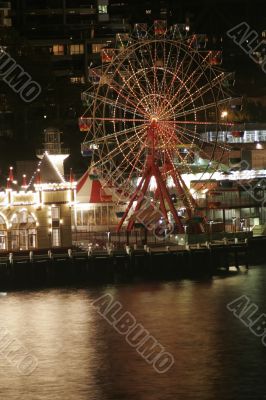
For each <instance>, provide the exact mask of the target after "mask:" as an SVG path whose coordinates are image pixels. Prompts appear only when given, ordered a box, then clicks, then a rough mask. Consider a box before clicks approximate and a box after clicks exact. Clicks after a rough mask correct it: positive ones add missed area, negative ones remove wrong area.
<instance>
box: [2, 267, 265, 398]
mask: <svg viewBox="0 0 266 400" xmlns="http://www.w3.org/2000/svg"><path fill="white" fill-rule="evenodd" d="M104 293H111V294H112V295H113V296H114V298H115V300H118V301H120V302H121V303H122V305H123V308H124V310H125V311H130V312H131V313H132V314H133V315H134V316H135V318H136V320H137V321H138V322H139V323H142V324H143V325H144V326H145V328H146V329H147V330H148V331H149V332H150V333H151V334H152V335H153V336H155V337H156V338H157V339H158V340H159V341H160V343H161V344H162V345H163V346H164V347H165V348H166V350H167V351H169V352H170V353H172V354H173V355H174V358H175V364H174V365H173V367H172V368H171V369H170V370H169V371H168V372H167V373H165V374H158V373H156V371H155V370H154V369H153V368H152V367H151V366H150V365H148V364H147V363H146V362H145V361H144V360H143V359H142V358H141V357H140V355H138V354H137V353H136V351H135V350H134V349H133V348H131V347H130V346H129V345H128V343H127V342H126V341H125V339H124V337H121V336H120V335H119V334H118V333H117V332H116V331H115V330H114V329H113V328H112V327H111V326H109V325H108V323H107V322H106V321H105V320H104V319H103V318H102V317H101V316H100V315H99V314H98V313H97V312H96V310H95V308H94V307H93V305H92V302H93V301H94V300H95V299H97V298H98V297H99V296H100V295H102V294H104ZM243 294H245V295H247V296H249V297H250V298H251V300H252V301H253V302H255V303H256V304H257V305H258V306H259V309H260V311H261V313H263V312H265V313H266V267H260V268H254V269H251V270H250V271H249V272H248V273H247V274H245V273H243V272H242V273H240V274H238V275H236V276H231V277H227V278H216V279H213V280H208V281H199V282H198V281H196V282H195V281H187V280H185V281H179V282H171V283H144V284H143V283H138V284H132V285H112V286H108V287H98V288H93V289H77V290H73V289H58V290H54V289H53V290H45V291H40V292H30V291H25V292H11V293H7V295H4V294H1V295H0V317H1V320H0V328H1V329H2V332H3V329H5V330H6V332H8V333H9V335H10V338H14V340H17V341H18V342H19V343H21V345H23V346H24V348H25V349H26V350H27V351H29V352H30V354H33V355H34V356H36V358H37V360H38V367H37V369H36V370H35V371H34V372H33V373H32V374H30V375H29V376H25V375H22V374H21V373H20V372H19V371H18V369H17V367H16V366H15V364H14V363H12V361H11V360H10V356H9V357H8V356H7V355H6V354H2V355H1V341H0V399H1V400H2V399H7V400H14V399H17V400H24V399H25V400H44V399H45V400H85V399H89V400H109V399H112V400H122V399H123V400H124V399H125V400H159V399H160V400H170V399H171V400H177V399H180V400H186V399H191V400H192V399H193V400H197V399H200V400H215V399H219V400H220V399H221V400H227V399H232V400H233V399H234V400H235V399H237V400H238V399H252V400H253V399H254V400H257V399H266V372H265V371H266V348H265V347H264V346H263V345H262V344H261V341H260V339H259V338H258V337H256V336H254V335H252V334H251V333H250V331H249V330H248V328H246V327H245V326H244V325H243V324H242V323H241V322H240V321H238V320H237V319H236V318H235V317H234V316H233V315H232V314H231V313H230V312H229V311H228V310H227V308H226V305H227V303H228V302H230V301H231V300H233V299H235V298H237V297H239V296H241V295H243ZM2 341H3V339H2ZM2 353H3V342H2Z"/></svg>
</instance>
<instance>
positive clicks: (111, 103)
mask: <svg viewBox="0 0 266 400" xmlns="http://www.w3.org/2000/svg"><path fill="white" fill-rule="evenodd" d="M91 97H92V99H93V95H91ZM95 101H98V102H99V108H101V107H102V106H103V104H107V105H109V106H111V107H117V108H119V109H120V110H122V111H124V110H125V108H126V111H127V112H129V113H131V114H134V115H137V116H138V117H142V116H143V114H141V113H137V112H136V110H135V109H134V108H131V107H129V106H128V105H127V104H125V102H124V103H120V102H119V101H118V98H117V99H116V100H113V99H108V98H107V97H104V96H102V95H98V96H97V98H96V99H95Z"/></svg>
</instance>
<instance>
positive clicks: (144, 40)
mask: <svg viewBox="0 0 266 400" xmlns="http://www.w3.org/2000/svg"><path fill="white" fill-rule="evenodd" d="M200 47H201V46H200V41H199V37H197V36H196V35H194V36H191V37H186V38H184V37H181V35H180V32H179V30H178V29H176V28H171V30H167V29H166V26H165V25H164V24H163V23H161V24H160V23H159V21H157V25H155V26H154V28H153V32H152V33H150V32H148V31H147V30H146V29H143V26H141V25H139V26H137V27H136V29H135V31H134V33H133V34H132V35H130V36H129V35H126V34H124V35H118V40H117V43H116V45H115V46H114V47H113V48H110V47H109V48H103V49H102V64H101V65H100V66H98V67H95V68H91V70H90V77H91V86H90V87H89V89H88V90H87V91H86V92H84V93H83V100H84V101H85V102H86V105H87V110H86V112H85V113H84V115H83V116H82V117H81V118H80V127H81V130H83V131H86V138H85V140H84V143H83V144H82V149H83V153H84V155H88V156H91V157H92V159H93V164H94V165H95V167H97V168H98V171H100V174H101V176H102V177H103V179H104V181H105V183H106V186H110V187H113V188H115V189H116V190H117V192H118V193H120V194H121V198H122V199H126V200H127V201H128V202H129V203H128V207H127V210H126V212H125V213H124V215H123V218H122V219H121V222H120V225H119V229H120V228H121V227H122V224H123V223H125V222H127V229H128V230H131V229H132V228H133V226H134V212H136V211H138V210H139V209H141V207H142V205H143V198H144V196H149V197H152V201H153V202H157V204H158V207H159V208H160V210H161V211H162V213H163V215H164V218H165V219H166V220H168V218H169V213H170V214H171V218H172V219H173V220H174V222H175V224H176V226H177V227H178V230H179V231H180V232H182V231H183V229H184V228H183V225H184V224H183V222H182V220H181V218H180V213H179V212H178V206H179V207H181V206H182V208H183V210H184V209H185V213H186V216H187V218H192V217H193V215H195V213H196V210H197V203H196V200H195V199H194V198H193V196H192V195H191V193H190V191H189V190H188V188H187V186H186V184H185V181H184V179H183V174H185V173H194V172H199V171H200V172H201V173H202V174H203V173H205V172H207V171H209V172H214V171H215V170H216V169H218V168H219V164H220V162H221V160H222V158H223V155H224V151H225V147H224V145H222V144H221V143H219V142H218V132H219V131H225V130H226V129H227V128H228V126H230V123H229V122H228V121H224V120H221V111H222V109H223V108H224V106H225V105H226V104H227V103H228V102H230V96H229V95H228V93H227V90H226V86H227V82H228V79H229V74H228V73H225V72H224V71H223V70H222V69H221V68H220V66H219V64H220V58H221V52H220V51H207V50H206V49H202V48H200ZM210 132H211V133H210ZM210 136H211V139H210ZM152 182H153V186H154V188H153V190H152V189H151V187H152ZM173 199H175V201H174V200H173ZM176 199H177V203H178V206H177V205H176ZM201 229H202V230H204V227H202V228H201Z"/></svg>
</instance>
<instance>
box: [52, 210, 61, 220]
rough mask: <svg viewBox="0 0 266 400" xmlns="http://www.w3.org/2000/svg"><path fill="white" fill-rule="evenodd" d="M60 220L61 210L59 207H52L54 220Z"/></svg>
mask: <svg viewBox="0 0 266 400" xmlns="http://www.w3.org/2000/svg"><path fill="white" fill-rule="evenodd" d="M57 219H60V209H59V207H52V220H57Z"/></svg>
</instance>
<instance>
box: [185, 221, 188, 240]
mask: <svg viewBox="0 0 266 400" xmlns="http://www.w3.org/2000/svg"><path fill="white" fill-rule="evenodd" d="M187 228H188V225H184V229H185V244H187V242H188V237H187Z"/></svg>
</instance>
